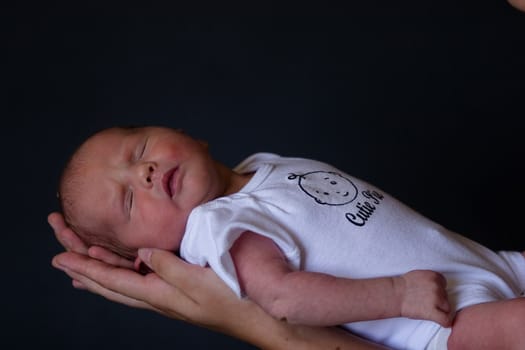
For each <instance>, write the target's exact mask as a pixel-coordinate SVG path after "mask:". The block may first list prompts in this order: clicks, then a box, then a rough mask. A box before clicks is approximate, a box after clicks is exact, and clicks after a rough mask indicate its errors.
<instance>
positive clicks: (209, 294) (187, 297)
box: [48, 213, 387, 350]
mask: <svg viewBox="0 0 525 350" xmlns="http://www.w3.org/2000/svg"><path fill="white" fill-rule="evenodd" d="M48 221H49V224H50V225H51V227H52V228H53V230H54V232H55V236H56V238H57V239H58V241H59V242H61V244H62V245H63V246H64V247H65V248H66V250H67V251H66V252H63V253H60V254H58V255H57V256H55V257H54V258H53V261H52V264H53V266H54V267H56V268H58V269H60V270H62V271H64V272H65V273H67V274H68V275H69V276H70V277H71V278H72V279H73V285H74V286H75V287H76V288H79V289H87V290H89V291H91V292H93V293H95V294H99V295H101V296H103V297H105V298H107V299H108V300H111V301H114V302H118V303H122V304H125V305H128V306H131V307H136V308H143V309H148V310H152V311H154V312H158V313H160V314H162V315H165V316H167V317H170V318H174V319H179V320H183V321H186V322H190V323H193V324H196V325H199V326H202V327H206V328H209V329H213V330H215V331H218V332H222V333H225V334H227V335H230V336H232V337H236V338H239V339H241V340H243V341H246V342H248V343H251V344H253V345H254V346H257V347H259V348H261V349H267V350H285V349H298V350H326V349H328V350H329V349H339V350H350V349H352V350H380V349H387V348H386V347H383V346H380V345H377V344H373V343H371V342H368V341H366V340H363V339H361V338H358V337H356V336H353V335H352V334H350V333H348V332H344V331H341V330H340V329H338V328H320V327H307V326H297V325H291V324H289V323H285V322H280V321H278V320H276V319H275V318H273V317H271V316H269V315H268V314H267V313H266V312H264V311H263V310H262V309H261V308H260V307H258V306H257V305H256V304H255V303H253V302H251V301H249V300H248V299H239V298H237V296H236V295H235V294H234V293H233V292H232V291H231V290H230V289H229V288H228V287H227V286H226V285H225V284H224V283H223V282H222V281H221V280H220V279H219V277H218V276H217V275H216V274H215V273H214V272H213V271H212V270H211V269H209V268H203V267H200V266H196V265H190V264H187V263H185V262H183V261H182V260H180V259H178V258H177V257H176V256H174V255H173V254H172V253H170V252H167V251H163V250H157V249H142V250H140V251H139V254H140V256H141V257H142V259H143V260H144V262H145V263H146V264H147V266H148V267H149V268H150V269H151V270H152V272H151V273H149V274H147V275H141V274H139V273H137V272H135V271H133V270H131V269H130V263H129V261H128V260H125V259H122V258H121V257H119V256H117V255H115V254H114V253H111V252H109V251H107V250H105V249H104V248H101V247H91V248H89V249H88V247H87V246H86V245H85V244H84V243H83V242H82V241H81V240H80V238H79V237H78V236H77V235H76V234H75V233H74V232H73V231H72V230H71V229H70V228H68V227H67V226H66V224H65V222H64V220H63V217H62V215H61V214H59V213H51V214H50V215H49V217H48ZM88 254H89V255H88ZM269 334H271V336H270V337H269V336H268V335H269Z"/></svg>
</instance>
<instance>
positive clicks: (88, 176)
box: [70, 127, 249, 251]
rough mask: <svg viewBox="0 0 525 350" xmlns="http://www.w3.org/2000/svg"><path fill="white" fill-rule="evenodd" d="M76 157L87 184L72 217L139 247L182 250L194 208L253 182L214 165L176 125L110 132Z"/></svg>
mask: <svg viewBox="0 0 525 350" xmlns="http://www.w3.org/2000/svg"><path fill="white" fill-rule="evenodd" d="M108 150H111V152H109V151H108ZM75 159H76V162H77V163H78V164H80V165H79V166H80V170H79V173H81V174H82V179H81V181H79V182H78V184H77V188H78V191H76V192H75V193H76V194H75V197H74V198H73V200H74V201H75V203H77V208H78V209H76V210H75V212H74V213H72V214H71V215H70V216H71V218H70V220H71V221H72V222H73V223H74V225H75V226H76V227H87V228H89V229H90V230H91V231H94V232H111V233H112V234H113V237H112V238H113V239H116V240H117V241H118V242H120V244H121V245H123V246H125V247H128V248H130V249H133V250H136V249H138V248H139V247H156V248H160V249H166V250H171V251H176V250H177V249H178V248H179V245H180V242H181V240H182V236H183V234H184V228H185V225H186V221H187V218H188V216H189V214H190V212H191V210H192V209H193V208H195V207H196V206H198V205H200V204H202V203H205V202H208V201H210V200H212V199H214V198H217V197H219V196H224V195H227V194H230V193H233V192H236V191H238V190H239V189H240V188H241V187H242V186H243V185H244V184H245V183H246V182H247V181H248V179H249V176H242V175H239V174H237V173H235V172H233V171H231V170H229V169H227V168H226V167H225V166H223V165H222V164H220V163H218V162H216V161H214V160H213V159H212V158H211V157H210V155H209V153H208V150H207V146H206V144H205V143H203V142H201V141H198V140H195V139H193V138H191V137H189V136H187V135H185V134H184V133H182V132H180V131H177V130H174V129H170V128H161V127H146V128H138V129H132V130H127V129H118V128H113V129H109V130H104V131H102V132H100V133H98V134H95V135H94V136H92V137H90V138H89V139H88V140H87V141H86V142H85V143H84V144H83V145H82V146H81V147H80V149H79V150H78V152H76V156H75ZM171 173H172V174H173V175H172V176H169V174H171ZM168 179H172V181H171V182H170V183H169V184H167V183H166V182H167V180H168ZM170 184H171V185H170ZM94 223H96V224H95V225H94ZM93 226H94V227H93Z"/></svg>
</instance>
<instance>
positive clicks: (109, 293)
mask: <svg viewBox="0 0 525 350" xmlns="http://www.w3.org/2000/svg"><path fill="white" fill-rule="evenodd" d="M52 263H53V266H54V267H56V268H58V269H60V270H62V271H64V272H65V273H66V274H67V275H68V276H70V277H71V278H73V280H74V282H73V285H74V286H75V287H79V288H82V289H87V290H89V291H91V292H92V293H95V294H99V295H101V296H103V297H105V298H107V299H109V300H112V301H115V302H118V303H122V304H125V305H128V306H132V307H139V308H146V309H150V310H154V311H157V312H160V313H162V314H164V315H167V316H170V317H173V318H179V319H184V320H187V319H188V317H187V316H184V317H183V316H182V315H191V313H192V312H195V309H196V307H195V303H194V301H193V300H191V299H189V298H188V297H187V296H186V295H185V294H184V293H182V292H180V291H179V290H178V289H177V288H176V287H174V286H172V285H170V284H169V283H167V282H165V281H163V280H162V279H161V278H159V276H157V275H156V274H154V273H150V274H148V275H146V276H143V275H141V274H139V273H137V272H135V271H133V270H130V269H127V268H120V267H115V266H113V265H108V264H106V263H105V262H102V261H99V260H95V259H92V258H90V257H88V256H85V255H82V254H77V253H73V252H65V253H61V254H59V255H57V256H56V257H55V258H54V259H53V262H52Z"/></svg>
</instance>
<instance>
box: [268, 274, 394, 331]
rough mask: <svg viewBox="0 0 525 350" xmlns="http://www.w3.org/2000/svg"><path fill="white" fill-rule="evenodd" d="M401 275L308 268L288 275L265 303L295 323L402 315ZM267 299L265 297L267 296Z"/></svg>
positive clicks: (325, 323) (330, 322)
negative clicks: (361, 275)
mask: <svg viewBox="0 0 525 350" xmlns="http://www.w3.org/2000/svg"><path fill="white" fill-rule="evenodd" d="M399 279H400V277H385V278H373V279H346V278H336V277H333V276H330V275H326V274H320V273H311V272H304V271H297V272H291V273H288V274H286V276H284V277H283V278H282V279H281V280H280V281H279V282H278V283H276V285H279V287H278V288H277V289H276V292H275V293H271V294H269V295H265V296H264V298H267V299H266V300H263V302H262V305H263V306H264V307H265V308H266V309H267V311H269V312H270V313H271V314H272V315H274V316H275V317H277V318H280V319H284V318H285V319H286V320H287V321H288V322H291V323H298V324H306V325H313V326H330V325H338V324H343V323H348V322H354V321H364V320H373V319H383V318H390V317H397V316H400V315H401V302H400V300H401V297H402V296H401V295H400V293H399V291H400V289H401V288H400V287H399V286H398V284H399V283H401V282H402V281H400V280H399ZM264 298H263V299H264Z"/></svg>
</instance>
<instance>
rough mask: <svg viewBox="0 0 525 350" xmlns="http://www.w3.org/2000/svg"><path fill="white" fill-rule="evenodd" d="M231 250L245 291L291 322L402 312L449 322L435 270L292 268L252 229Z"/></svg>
mask: <svg viewBox="0 0 525 350" xmlns="http://www.w3.org/2000/svg"><path fill="white" fill-rule="evenodd" d="M230 252H231V254H232V257H233V260H234V263H235V267H236V269H237V274H238V276H239V281H240V283H241V288H242V289H243V290H244V292H245V293H246V294H247V295H248V296H249V297H250V298H251V299H252V300H254V301H255V302H257V303H258V304H259V305H261V307H262V308H263V309H264V310H266V311H267V312H268V313H270V314H271V315H273V316H274V317H276V318H279V319H286V320H287V321H288V322H291V323H298V324H308V325H313V326H331V325H337V324H343V323H349V322H355V321H366V320H376V319H384V318H391V317H401V316H403V317H409V318H416V319H427V320H432V321H435V322H437V323H440V324H441V325H443V326H449V325H450V322H451V320H450V317H451V315H450V305H449V303H448V298H447V293H446V280H445V278H444V277H443V276H442V275H441V274H438V273H436V272H433V271H422V270H419V271H411V272H408V273H405V274H404V275H401V276H393V277H381V278H369V279H349V278H339V277H334V276H331V275H327V274H323V273H315V272H307V271H296V270H293V269H291V268H290V267H289V265H288V263H287V261H286V258H285V257H284V256H283V254H282V253H281V251H280V249H279V248H278V247H277V245H276V244H275V243H274V242H273V241H272V240H270V239H268V238H267V237H263V236H261V235H258V234H255V233H252V232H245V233H243V234H242V235H241V237H240V238H238V239H237V240H236V241H235V243H234V245H233V247H232V249H231V250H230ZM269 286H270V287H269Z"/></svg>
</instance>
